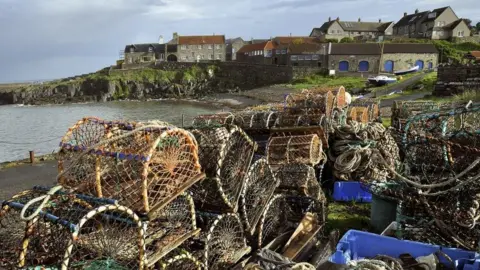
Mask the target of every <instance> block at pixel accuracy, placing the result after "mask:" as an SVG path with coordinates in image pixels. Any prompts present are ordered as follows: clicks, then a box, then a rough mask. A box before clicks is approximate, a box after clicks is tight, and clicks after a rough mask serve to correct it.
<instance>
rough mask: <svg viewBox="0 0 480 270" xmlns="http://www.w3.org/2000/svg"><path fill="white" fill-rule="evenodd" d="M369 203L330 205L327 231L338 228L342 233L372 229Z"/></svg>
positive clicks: (335, 203)
mask: <svg viewBox="0 0 480 270" xmlns="http://www.w3.org/2000/svg"><path fill="white" fill-rule="evenodd" d="M370 206H371V205H370V204H369V203H355V202H351V203H339V202H332V203H330V204H329V205H328V216H327V228H326V229H327V231H331V230H333V229H337V230H339V232H340V235H343V234H344V233H345V232H347V231H348V230H352V229H353V230H360V231H365V230H366V231H368V230H369V229H370Z"/></svg>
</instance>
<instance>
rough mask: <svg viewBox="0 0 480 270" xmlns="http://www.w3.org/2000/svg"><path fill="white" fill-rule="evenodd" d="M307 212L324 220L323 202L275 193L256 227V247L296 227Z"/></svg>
mask: <svg viewBox="0 0 480 270" xmlns="http://www.w3.org/2000/svg"><path fill="white" fill-rule="evenodd" d="M307 212H312V213H314V214H315V215H316V216H317V218H318V219H319V221H320V223H324V222H325V204H324V202H319V201H316V200H314V199H311V198H307V197H297V196H287V195H285V194H276V195H274V196H273V197H272V199H271V200H270V202H269V203H268V204H267V207H266V208H265V210H264V211H263V213H262V216H261V217H260V221H259V222H258V228H257V232H258V234H257V238H256V239H257V243H258V248H259V249H260V248H262V247H264V246H265V245H266V244H268V243H270V242H271V241H272V240H273V239H275V238H276V237H278V236H280V235H282V234H284V233H286V232H288V231H293V230H295V229H296V228H297V226H298V224H299V223H300V221H301V220H302V218H303V217H304V215H305V214H306V213H307Z"/></svg>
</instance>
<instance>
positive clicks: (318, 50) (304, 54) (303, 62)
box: [287, 43, 328, 67]
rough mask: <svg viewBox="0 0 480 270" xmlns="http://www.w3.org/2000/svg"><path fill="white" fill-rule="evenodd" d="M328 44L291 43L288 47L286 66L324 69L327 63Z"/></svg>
mask: <svg viewBox="0 0 480 270" xmlns="http://www.w3.org/2000/svg"><path fill="white" fill-rule="evenodd" d="M327 53H328V43H323V44H318V43H303V44H294V43H291V44H290V45H289V46H288V63H287V64H288V65H291V66H310V67H325V66H326V62H327Z"/></svg>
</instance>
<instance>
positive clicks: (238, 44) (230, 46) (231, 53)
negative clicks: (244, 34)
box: [225, 37, 247, 61]
mask: <svg viewBox="0 0 480 270" xmlns="http://www.w3.org/2000/svg"><path fill="white" fill-rule="evenodd" d="M225 43H226V46H227V47H226V61H235V60H236V59H237V52H238V50H240V48H242V47H243V45H245V44H247V43H246V42H245V41H244V40H243V39H242V38H241V37H237V38H232V39H227V40H226V41H225Z"/></svg>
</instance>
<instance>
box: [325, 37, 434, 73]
mask: <svg viewBox="0 0 480 270" xmlns="http://www.w3.org/2000/svg"><path fill="white" fill-rule="evenodd" d="M329 46H331V48H330V49H329V55H328V62H329V68H330V69H335V70H336V71H338V72H340V73H341V72H365V73H378V72H385V73H393V72H394V71H399V70H404V69H408V68H411V67H413V66H415V65H418V66H419V67H420V69H422V70H423V69H433V68H434V67H436V66H437V64H438V51H437V49H436V48H435V46H434V45H433V44H416V43H402V44H395V43H386V44H379V43H344V44H342V43H338V44H337V43H331V44H330V45H329ZM382 46H383V49H382ZM382 52H383V53H382Z"/></svg>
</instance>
